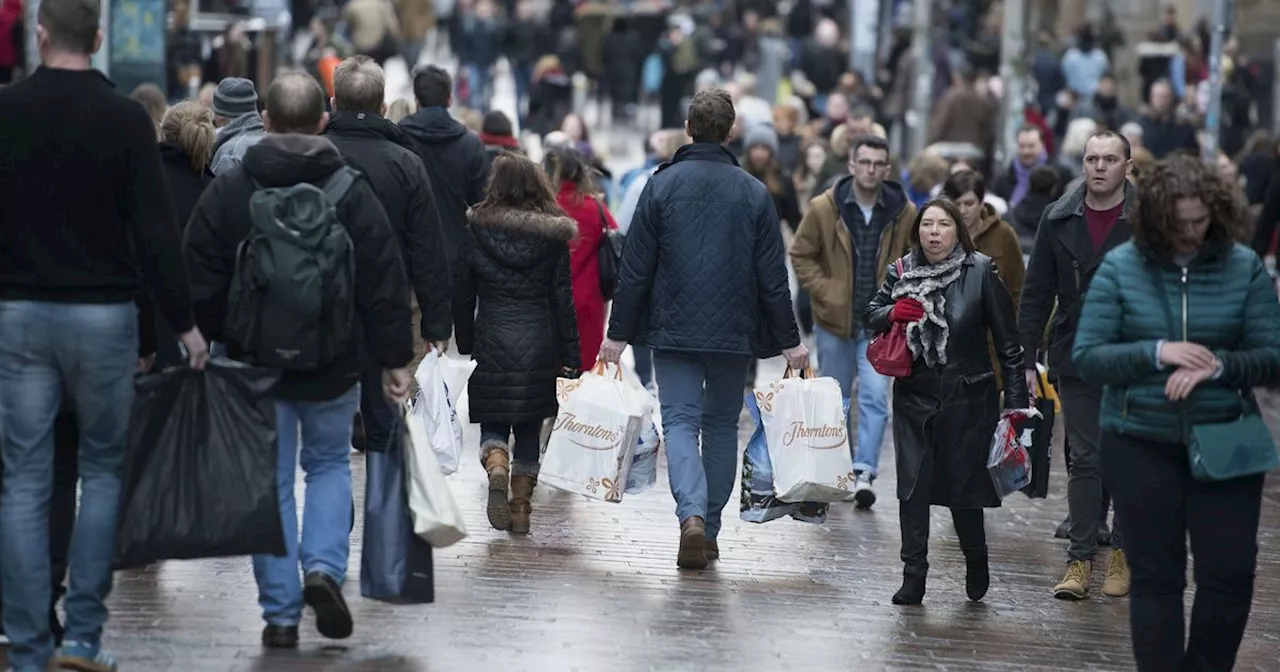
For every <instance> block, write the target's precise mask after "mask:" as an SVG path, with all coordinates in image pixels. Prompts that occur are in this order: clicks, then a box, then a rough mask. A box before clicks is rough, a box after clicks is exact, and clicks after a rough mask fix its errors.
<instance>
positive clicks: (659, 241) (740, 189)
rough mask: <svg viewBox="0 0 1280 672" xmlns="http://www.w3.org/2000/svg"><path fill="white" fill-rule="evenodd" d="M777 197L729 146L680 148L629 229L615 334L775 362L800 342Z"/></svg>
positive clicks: (660, 346) (652, 181)
mask: <svg viewBox="0 0 1280 672" xmlns="http://www.w3.org/2000/svg"><path fill="white" fill-rule="evenodd" d="M784 254H785V252H784V249H783V245H782V232H781V230H780V228H779V226H778V214H777V212H775V211H774V207H773V198H772V197H771V196H770V195H769V191H768V189H766V188H765V186H764V185H763V184H761V183H760V182H759V180H757V179H755V178H754V177H751V176H750V175H748V174H747V172H746V171H744V170H742V169H741V168H740V167H739V166H738V162H737V160H735V159H734V158H733V155H732V154H730V153H729V151H728V150H727V149H725V148H724V147H722V146H720V145H715V144H710V143H694V144H692V145H686V146H684V147H681V148H680V149H679V150H677V151H676V154H675V156H674V157H673V158H672V159H671V161H670V162H669V163H666V164H663V166H662V167H661V168H659V169H658V171H657V172H656V173H654V174H653V177H651V178H649V184H648V185H646V187H645V193H644V194H643V195H642V196H641V198H640V204H639V206H637V208H636V214H635V218H634V220H633V222H632V224H631V228H630V230H629V231H628V233H627V244H626V246H625V247H624V249H623V253H622V268H621V272H620V275H619V279H618V290H617V293H616V294H615V296H614V299H613V314H612V318H611V319H610V322H609V332H608V333H609V338H611V339H613V340H616V341H623V342H629V343H638V344H640V345H647V346H649V347H651V348H654V349H656V350H677V351H687V352H719V353H727V354H741V355H754V356H756V357H772V356H774V355H777V354H778V353H779V352H781V351H782V350H785V349H787V348H792V347H795V346H796V345H799V343H800V333H799V330H798V329H797V327H796V321H795V316H794V313H793V312H792V310H791V290H790V288H789V287H788V285H787V267H786V262H785V260H784V258H783V255H784Z"/></svg>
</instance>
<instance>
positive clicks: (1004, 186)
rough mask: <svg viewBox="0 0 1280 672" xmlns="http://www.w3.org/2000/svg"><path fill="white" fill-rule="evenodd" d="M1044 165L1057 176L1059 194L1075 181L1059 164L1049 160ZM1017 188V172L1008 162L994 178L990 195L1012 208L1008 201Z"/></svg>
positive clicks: (1010, 202)
mask: <svg viewBox="0 0 1280 672" xmlns="http://www.w3.org/2000/svg"><path fill="white" fill-rule="evenodd" d="M1014 161H1017V159H1014ZM1044 165H1046V166H1048V167H1050V168H1052V169H1053V170H1054V172H1056V173H1057V174H1058V189H1059V192H1061V190H1062V189H1066V187H1067V185H1068V184H1070V183H1071V180H1073V179H1075V176H1074V175H1072V174H1071V171H1070V170H1068V169H1067V168H1066V167H1065V166H1063V165H1061V164H1059V163H1056V162H1054V161H1052V160H1051V161H1048V162H1046V163H1045V164H1044ZM1017 186H1018V171H1016V170H1014V168H1013V162H1010V163H1009V165H1007V166H1005V169H1004V171H1003V172H1001V173H1000V176H999V177H997V178H996V181H995V184H993V185H991V193H993V194H995V195H996V196H999V197H1000V198H1003V199H1004V200H1006V201H1009V207H1013V202H1012V200H1010V199H1012V198H1013V190H1014V188H1016V187H1017ZM1030 194H1031V190H1030V189H1028V190H1027V195H1028V196H1029V195H1030Z"/></svg>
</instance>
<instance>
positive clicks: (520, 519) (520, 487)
mask: <svg viewBox="0 0 1280 672" xmlns="http://www.w3.org/2000/svg"><path fill="white" fill-rule="evenodd" d="M537 484H538V479H537V478H535V477H533V476H525V475H522V474H513V475H512V476H511V532H512V533H513V534H529V514H530V513H532V512H533V506H532V502H533V487H534V486H535V485H537Z"/></svg>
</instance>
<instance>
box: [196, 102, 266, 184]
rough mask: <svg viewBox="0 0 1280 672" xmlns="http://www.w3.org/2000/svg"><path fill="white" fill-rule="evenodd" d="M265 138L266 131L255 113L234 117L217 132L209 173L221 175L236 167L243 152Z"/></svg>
mask: <svg viewBox="0 0 1280 672" xmlns="http://www.w3.org/2000/svg"><path fill="white" fill-rule="evenodd" d="M265 137H267V129H266V128H264V127H263V126H262V117H261V116H260V115H259V114H258V113H257V112H252V113H250V114H246V115H242V116H239V117H236V118H235V119H233V120H232V121H231V123H229V124H227V125H226V126H223V127H222V128H221V129H219V131H218V137H217V139H215V140H214V143H213V160H212V161H210V162H209V171H210V172H212V173H213V174H214V175H221V174H222V172H223V171H225V170H227V169H229V168H231V167H232V166H235V165H238V164H239V163H240V162H241V161H242V160H244V155H245V152H247V151H249V148H250V147H252V146H254V145H256V144H257V143H258V142H259V141H261V140H262V139H263V138H265Z"/></svg>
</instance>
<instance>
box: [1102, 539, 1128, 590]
mask: <svg viewBox="0 0 1280 672" xmlns="http://www.w3.org/2000/svg"><path fill="white" fill-rule="evenodd" d="M1102 594H1103V595H1106V596H1107V597H1125V596H1127V595H1128V594H1129V559H1128V558H1126V557H1125V555H1124V550H1123V549H1119V548H1113V549H1111V562H1109V563H1107V578H1105V579H1104V580H1103V581H1102Z"/></svg>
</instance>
